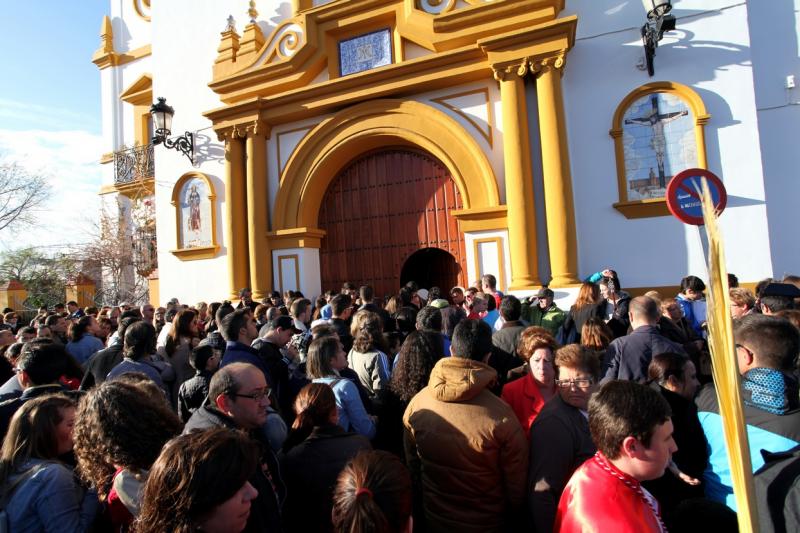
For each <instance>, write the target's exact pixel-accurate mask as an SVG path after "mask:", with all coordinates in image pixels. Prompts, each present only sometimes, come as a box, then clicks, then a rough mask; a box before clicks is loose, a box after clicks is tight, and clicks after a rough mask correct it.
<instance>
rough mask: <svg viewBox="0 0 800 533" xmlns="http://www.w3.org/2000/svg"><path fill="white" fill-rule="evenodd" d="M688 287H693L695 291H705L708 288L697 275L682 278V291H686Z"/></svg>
mask: <svg viewBox="0 0 800 533" xmlns="http://www.w3.org/2000/svg"><path fill="white" fill-rule="evenodd" d="M686 289H691V290H693V291H694V292H703V291H704V290H706V284H705V283H703V280H702V279H700V278H698V277H697V276H686V277H685V278H683V279H682V280H681V292H686Z"/></svg>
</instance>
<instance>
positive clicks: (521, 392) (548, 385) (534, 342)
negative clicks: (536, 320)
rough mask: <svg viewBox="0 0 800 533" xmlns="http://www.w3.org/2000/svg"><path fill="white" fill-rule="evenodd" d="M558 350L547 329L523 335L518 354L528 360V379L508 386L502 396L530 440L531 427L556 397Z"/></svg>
mask: <svg viewBox="0 0 800 533" xmlns="http://www.w3.org/2000/svg"><path fill="white" fill-rule="evenodd" d="M555 350H556V341H555V339H554V338H553V336H552V335H551V334H550V332H549V331H547V330H546V329H544V328H540V327H536V326H531V327H529V328H527V329H526V330H525V331H523V332H522V334H521V335H520V337H519V343H518V344H517V354H519V356H520V357H522V358H523V359H525V364H524V365H523V368H525V370H526V372H525V375H524V376H522V377H521V378H519V379H517V380H515V381H512V382H510V383H506V385H505V386H504V387H503V393H502V394H501V396H500V397H501V398H503V400H505V401H506V402H507V403H508V405H510V406H511V408H512V409H513V410H514V413H515V414H516V415H517V418H518V419H519V423H520V424H521V425H522V429H524V430H525V435H526V436H527V437H528V439H530V429H531V424H533V421H534V420H536V416H537V415H538V414H539V411H541V410H542V407H544V404H545V403H546V402H547V401H548V400H549V399H550V398H552V397H553V396H554V395H555V393H556V385H555V378H556V371H555V366H554V363H553V361H554V359H555V355H554V353H553V352H555Z"/></svg>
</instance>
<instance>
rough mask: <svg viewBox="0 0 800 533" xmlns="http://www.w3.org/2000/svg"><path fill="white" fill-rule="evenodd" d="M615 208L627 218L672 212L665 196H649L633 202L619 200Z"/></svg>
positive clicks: (659, 215) (664, 215) (649, 216)
mask: <svg viewBox="0 0 800 533" xmlns="http://www.w3.org/2000/svg"><path fill="white" fill-rule="evenodd" d="M614 209H616V210H617V211H619V212H620V213H622V214H623V215H625V218H628V219H631V218H653V217H666V216H669V215H670V214H671V213H670V212H669V208H668V207H667V201H666V200H665V199H663V198H647V199H645V200H635V201H632V202H617V203H615V204H614Z"/></svg>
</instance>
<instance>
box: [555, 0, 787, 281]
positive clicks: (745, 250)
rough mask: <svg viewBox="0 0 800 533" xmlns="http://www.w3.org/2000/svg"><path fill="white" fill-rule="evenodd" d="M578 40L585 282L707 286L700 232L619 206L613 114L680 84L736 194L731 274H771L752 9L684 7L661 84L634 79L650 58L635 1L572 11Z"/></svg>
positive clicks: (660, 67)
mask: <svg viewBox="0 0 800 533" xmlns="http://www.w3.org/2000/svg"><path fill="white" fill-rule="evenodd" d="M575 12H576V13H578V15H579V17H580V18H579V22H578V35H577V40H576V44H575V48H574V49H573V50H572V51H571V52H570V53H569V56H568V59H567V64H566V67H565V73H564V76H563V83H564V100H565V108H566V115H567V128H568V135H569V148H570V159H571V164H572V178H573V188H574V194H575V212H576V219H577V220H576V222H577V234H578V249H579V275H580V276H581V277H585V276H588V275H590V274H592V273H593V272H595V271H597V270H600V269H602V268H605V267H615V268H617V269H618V270H619V273H620V277H621V279H622V281H623V283H624V284H625V285H627V286H630V287H641V286H660V285H675V284H677V283H678V281H679V280H680V278H681V277H683V276H685V275H687V274H690V273H691V274H696V275H700V276H705V267H704V262H703V258H702V248H701V245H700V241H699V238H698V237H697V229H696V228H694V227H687V226H684V225H683V224H682V223H680V222H678V221H677V220H676V219H674V218H672V217H658V218H643V219H631V220H629V219H626V218H625V217H624V216H623V215H622V214H621V213H619V212H618V211H616V210H615V209H614V208H613V207H612V204H614V203H615V202H617V201H618V200H619V198H618V189H617V171H616V162H615V159H614V143H613V139H612V138H611V137H610V136H609V134H608V131H609V129H610V127H611V121H612V117H613V113H614V111H615V109H616V108H617V106H618V104H619V103H620V102H621V101H622V99H623V98H624V97H625V96H626V95H627V94H628V93H629V92H630V91H631V90H633V89H635V88H637V87H639V86H641V85H644V84H646V83H649V82H652V81H662V80H663V81H674V82H678V83H682V84H684V85H687V86H689V87H691V88H692V89H693V90H695V91H696V92H697V93H698V94H699V95H700V97H701V98H702V99H703V102H704V104H705V106H706V108H707V111H708V113H709V114H710V115H711V120H710V121H709V122H708V124H707V126H706V129H705V132H706V149H707V159H708V168H709V169H710V170H711V171H713V172H715V173H716V174H718V175H719V176H720V177H721V178H722V180H723V181H724V182H725V185H726V187H727V189H728V194H729V202H728V209H727V210H726V212H725V213H724V214H723V215H722V217H721V218H720V225H721V228H722V231H723V234H724V235H725V237H726V239H725V243H726V252H727V257H728V268H729V270H730V271H731V272H735V273H736V274H737V275H738V276H739V278H740V279H741V280H742V281H755V280H757V279H760V278H761V277H764V276H766V275H768V274H769V273H770V272H771V264H770V260H769V257H770V248H769V242H768V239H767V224H766V217H765V207H764V187H763V182H762V180H761V174H762V169H761V157H760V151H759V148H758V146H759V138H758V122H757V116H756V109H755V105H754V104H755V99H754V94H753V69H752V67H751V64H750V61H751V57H750V51H749V33H748V28H747V9H746V6H744V5H733V4H732V2H716V1H704V2H700V1H690V0H686V1H681V2H680V3H676V6H675V9H673V13H674V14H675V15H676V16H677V17H678V21H677V26H678V29H677V30H676V31H675V32H673V33H670V34H668V35H665V39H664V41H662V43H661V44H660V46H659V48H658V55H657V56H656V58H655V76H654V77H652V78H650V77H649V76H648V75H647V73H646V71H645V72H643V71H640V70H639V69H637V67H636V65H637V62H639V61H640V59H641V58H642V57H643V51H642V46H641V38H640V33H639V27H640V26H641V24H642V23H643V22H644V19H645V17H644V11H643V10H642V8H641V4H640V3H638V2H635V3H634V2H626V3H620V2H615V3H613V4H612V3H609V2H596V1H594V0H576V1H572V2H570V3H569V4H568V10H566V11H565V12H564V15H567V14H570V13H575Z"/></svg>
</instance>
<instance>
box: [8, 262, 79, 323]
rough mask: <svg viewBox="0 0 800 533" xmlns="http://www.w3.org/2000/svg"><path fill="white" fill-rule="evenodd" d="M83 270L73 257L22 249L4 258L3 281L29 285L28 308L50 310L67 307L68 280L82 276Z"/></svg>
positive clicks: (27, 286)
mask: <svg viewBox="0 0 800 533" xmlns="http://www.w3.org/2000/svg"><path fill="white" fill-rule="evenodd" d="M79 266H80V265H79V262H78V261H77V260H76V259H75V258H74V257H73V256H72V255H71V254H69V253H63V252H58V253H54V254H49V255H48V254H47V253H45V252H43V251H41V250H40V249H37V248H22V249H19V250H12V251H8V252H5V253H3V254H0V279H3V280H6V281H9V280H18V281H20V282H22V284H23V285H25V288H26V289H27V291H28V299H27V300H26V301H25V305H26V307H28V308H30V309H35V308H37V307H39V306H41V305H47V306H48V307H49V306H52V305H54V304H56V303H59V302H62V303H63V301H64V296H65V288H66V284H67V280H68V279H70V278H71V277H73V276H74V275H75V274H77V273H78V271H79Z"/></svg>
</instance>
